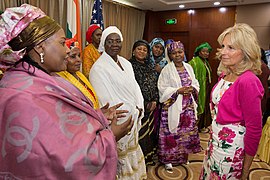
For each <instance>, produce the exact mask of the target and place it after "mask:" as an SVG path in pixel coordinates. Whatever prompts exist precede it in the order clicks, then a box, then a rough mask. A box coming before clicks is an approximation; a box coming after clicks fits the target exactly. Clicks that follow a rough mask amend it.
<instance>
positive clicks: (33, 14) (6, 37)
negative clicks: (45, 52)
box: [0, 4, 60, 68]
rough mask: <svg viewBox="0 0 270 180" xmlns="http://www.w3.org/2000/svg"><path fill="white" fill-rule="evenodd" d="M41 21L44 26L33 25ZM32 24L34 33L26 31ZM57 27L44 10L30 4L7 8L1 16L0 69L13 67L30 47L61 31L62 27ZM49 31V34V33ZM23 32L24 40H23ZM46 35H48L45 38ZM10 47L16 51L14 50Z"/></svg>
mask: <svg viewBox="0 0 270 180" xmlns="http://www.w3.org/2000/svg"><path fill="white" fill-rule="evenodd" d="M44 18H45V19H44ZM40 19H42V21H43V26H41V27H38V26H36V23H35V24H33V21H34V22H35V21H36V20H40ZM43 19H44V20H43ZM44 21H45V22H44ZM47 22H48V23H47ZM46 23H47V24H46ZM31 24H32V26H31V28H30V29H33V31H29V30H28V31H25V30H26V29H27V28H28V26H30V25H31ZM49 24H50V25H49ZM33 26H34V28H33ZM57 26H59V25H58V24H57V23H56V22H55V21H54V20H52V19H50V18H49V17H48V16H46V15H45V13H44V12H43V11H42V10H40V9H39V8H37V7H34V6H31V5H29V4H23V5H21V6H20V7H13V8H7V9H6V10H5V12H4V13H3V14H1V16H0V67H6V68H7V67H10V66H12V65H13V64H14V63H16V62H17V61H18V60H20V59H21V58H22V57H23V55H24V54H25V49H26V48H30V45H31V47H32V46H34V45H36V44H37V43H39V42H41V41H42V40H44V39H45V38H46V37H48V36H49V35H52V34H53V33H54V32H55V31H56V30H57V29H60V26H59V27H57ZM43 27H45V28H46V30H47V29H48V28H47V27H49V28H51V29H50V31H49V30H47V31H45V28H43ZM48 31H49V33H47V32H48ZM23 32H24V34H23V36H24V39H21V34H22V33H23ZM27 33H32V34H31V35H30V34H27ZM44 33H47V34H48V35H47V36H45V35H44ZM31 38H32V39H31ZM27 40H29V41H27ZM10 46H11V47H12V48H14V49H13V50H12V49H11V47H10ZM14 50H16V51H14Z"/></svg>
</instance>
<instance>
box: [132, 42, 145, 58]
mask: <svg viewBox="0 0 270 180" xmlns="http://www.w3.org/2000/svg"><path fill="white" fill-rule="evenodd" d="M133 54H134V56H135V58H136V60H138V61H141V62H144V61H145V60H146V57H147V54H148V49H147V47H146V46H144V45H140V46H137V47H136V48H135V49H134V51H133Z"/></svg>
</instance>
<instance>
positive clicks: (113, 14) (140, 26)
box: [102, 1, 145, 59]
mask: <svg viewBox="0 0 270 180" xmlns="http://www.w3.org/2000/svg"><path fill="white" fill-rule="evenodd" d="M102 3H103V4H102V5H103V19H104V24H105V27H108V26H111V25H114V26H117V27H118V28H119V29H120V31H121V32H122V34H123V38H124V41H123V44H122V51H121V55H122V56H124V57H125V58H127V59H129V58H130V57H131V54H132V52H131V51H132V46H133V43H134V42H135V41H136V40H138V39H142V38H143V31H144V24H145V12H144V11H141V10H138V9H135V8H131V7H127V6H123V5H120V4H116V3H112V2H107V1H102Z"/></svg>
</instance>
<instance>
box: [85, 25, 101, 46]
mask: <svg viewBox="0 0 270 180" xmlns="http://www.w3.org/2000/svg"><path fill="white" fill-rule="evenodd" d="M97 29H101V28H100V27H99V26H98V25H97V24H91V25H90V26H89V27H88V29H87V32H86V41H87V42H88V43H92V35H93V33H94V32H95V30H97Z"/></svg>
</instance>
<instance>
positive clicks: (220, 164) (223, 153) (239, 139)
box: [200, 79, 246, 180]
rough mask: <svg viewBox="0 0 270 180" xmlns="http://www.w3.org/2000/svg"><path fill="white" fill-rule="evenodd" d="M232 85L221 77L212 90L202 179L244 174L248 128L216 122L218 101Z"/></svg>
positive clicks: (225, 177)
mask: <svg viewBox="0 0 270 180" xmlns="http://www.w3.org/2000/svg"><path fill="white" fill-rule="evenodd" d="M231 85H232V83H231V82H228V81H225V80H224V79H221V80H220V81H219V82H218V84H217V86H216V87H215V89H214V90H213V92H212V105H211V106H210V109H211V114H212V118H213V122H212V131H211V132H210V140H209V142H208V148H207V150H206V151H205V158H204V162H203V168H202V171H201V175H200V179H224V180H225V179H240V178H241V175H242V174H241V173H242V165H243V158H244V135H245V131H246V128H245V127H244V126H243V125H241V124H240V123H234V124H225V125H222V124H219V123H217V122H216V115H217V112H218V103H219V101H220V99H221V97H222V95H223V94H224V93H225V92H226V90H227V89H228V88H229V87H230V86H231Z"/></svg>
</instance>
